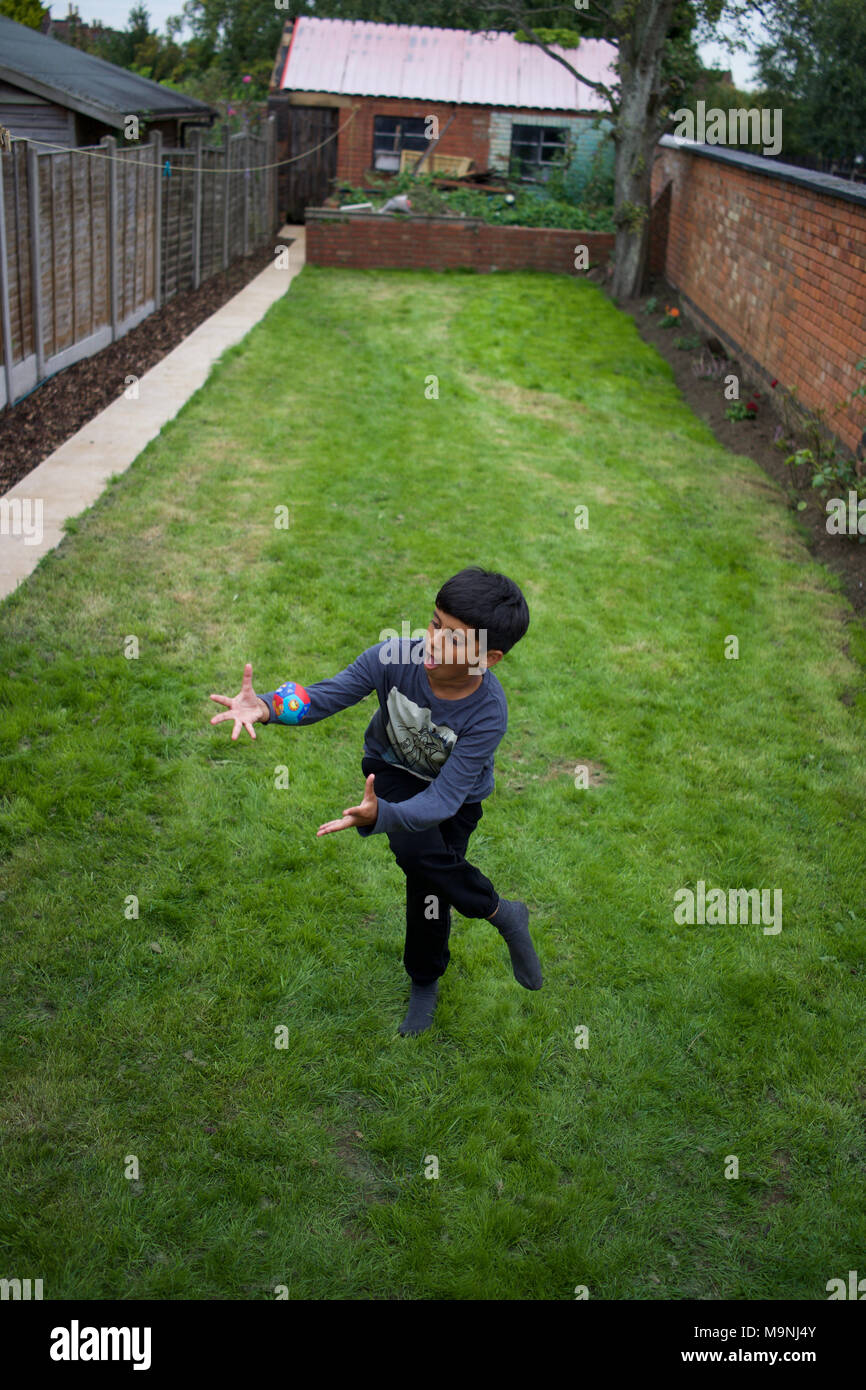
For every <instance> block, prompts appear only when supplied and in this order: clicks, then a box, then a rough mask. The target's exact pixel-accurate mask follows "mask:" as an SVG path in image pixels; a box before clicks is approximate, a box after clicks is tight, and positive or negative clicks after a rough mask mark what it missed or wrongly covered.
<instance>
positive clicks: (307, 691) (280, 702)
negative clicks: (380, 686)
mask: <svg viewBox="0 0 866 1390" xmlns="http://www.w3.org/2000/svg"><path fill="white" fill-rule="evenodd" d="M381 645H382V644H381V643H377V644H376V646H375V647H368V648H367V650H366V651H363V652H362V653H361V655H360V656H359V657H357V658H356V659H355V661H353V662H352V664H351V665H350V666H347V667H346V668H345V669H344V670H342V671H339V672H338V673H337V675H336V676H330V677H329V678H328V679H327V680H323V681H316V683H315V684H314V685H308V686H303V685H300V684H298V683H296V682H293V681H286V682H284V684H283V685H281V686H279V687H278V688H277V689H276V690H271V691H269V692H268V693H267V694H266V695H259V696H257V699H258V702H259V705H260V706H262V708H263V709H264V711H265V713H264V714H262V716H261V721H262V723H263V724H301V723H303V724H317V723H318V722H319V720H320V719H327V718H329V716H330V715H332V714H336V713H337V712H338V710H341V709H347V708H348V706H349V705H357V704H358V702H359V700H363V699H364V697H365V696H366V695H369V694H371V693H372V691H374V690H376V689H377V679H381V672H382V670H383V667H382V664H381V662H380V661H379V657H378V653H379V648H380V646H381Z"/></svg>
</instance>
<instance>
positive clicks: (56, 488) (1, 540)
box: [0, 226, 305, 599]
mask: <svg viewBox="0 0 866 1390" xmlns="http://www.w3.org/2000/svg"><path fill="white" fill-rule="evenodd" d="M280 235H281V236H287V237H288V236H291V237H293V238H294V241H293V242H292V245H291V247H290V248H289V252H288V260H289V264H288V268H282V269H281V268H279V267H278V266H277V264H276V263H275V264H274V265H272V266H269V267H268V269H267V270H263V271H262V273H261V274H260V275H257V276H256V278H255V279H254V280H251V281H250V283H249V284H248V285H247V286H245V288H244V289H242V290H241V292H240V294H236V295H235V296H234V298H233V299H230V300H229V301H228V302H227V303H226V304H224V305H223V306H222V308H221V309H218V310H217V312H216V313H215V314H212V315H211V317H210V318H208V319H205V321H204V323H201V324H199V326H198V328H196V329H194V330H193V332H192V333H190V335H189V337H188V338H184V340H183V342H182V343H180V344H178V346H177V347H176V348H174V349H173V350H172V351H171V352H170V353H168V354H167V356H165V357H163V359H162V361H161V362H158V363H157V364H156V366H155V367H152V368H151V369H150V371H149V372H146V373H145V374H144V376H143V377H142V378H141V380H140V381H139V384H138V397H137V398H136V399H135V400H127V399H126V397H125V396H120V397H118V399H117V400H116V401H112V403H111V405H109V406H107V407H106V409H105V410H103V411H101V412H100V413H99V414H98V415H96V416H94V418H93V419H92V420H91V421H89V423H88V424H86V425H85V426H84V427H83V428H82V429H80V430H79V431H78V433H77V434H73V435H72V436H71V437H70V438H69V439H67V440H66V441H65V442H64V443H63V444H61V445H60V448H59V449H55V451H54V453H53V454H50V455H49V457H48V458H46V459H43V461H42V463H40V464H38V465H37V466H36V468H34V469H33V470H32V472H30V473H28V474H27V476H26V477H24V478H22V479H21V480H20V481H19V482H17V483H16V484H15V485H14V487H11V488H10V489H9V491H8V492H7V493H5V494H4V496H3V497H2V498H0V599H2V598H5V597H6V595H7V594H10V593H12V592H13V591H14V590H15V589H16V588H17V586H18V585H19V584H20V583H21V581H22V580H23V579H26V578H27V576H28V575H29V574H31V573H32V572H33V570H34V569H35V568H36V566H37V565H38V563H39V561H40V560H41V559H42V556H43V555H46V554H47V553H48V551H49V550H53V549H54V547H55V546H56V545H57V544H59V542H60V541H61V540H62V539H63V536H64V535H65V532H64V530H63V523H64V521H66V520H67V519H68V518H69V517H74V516H78V514H79V513H80V512H82V511H84V510H85V509H86V508H87V507H90V506H92V504H93V503H94V502H95V501H96V499H97V498H98V497H99V495H100V493H101V492H102V490H103V488H104V487H105V484H106V482H107V481H108V479H109V478H110V477H111V476H112V474H113V473H122V472H124V470H125V469H127V468H128V467H129V465H130V464H131V463H132V461H133V459H135V458H137V457H138V455H139V454H140V453H141V451H142V449H143V448H144V447H145V445H147V444H149V443H150V441H151V440H152V439H155V438H156V436H157V435H158V434H159V432H160V430H161V429H162V427H163V425H165V424H166V423H167V422H168V421H169V420H172V419H173V418H174V416H175V415H176V414H177V413H178V411H179V410H180V409H181V407H182V406H183V405H185V404H186V402H187V401H188V400H189V398H190V396H192V395H193V394H194V393H195V392H196V391H197V390H198V389H199V387H200V386H203V385H204V383H205V381H206V380H207V378H208V375H209V373H210V369H211V367H212V366H213V364H214V362H216V360H217V358H218V357H220V356H221V354H222V353H223V352H225V350H226V348H229V347H232V346H233V344H234V343H238V342H240V340H241V339H242V338H244V337H246V335H247V333H248V332H249V331H250V329H251V328H253V327H254V326H255V324H257V323H258V322H259V320H260V319H261V318H263V317H264V315H265V314H266V313H267V311H268V309H269V308H270V307H271V305H272V304H273V303H274V301H275V300H277V299H279V298H280V296H281V295H283V294H285V293H286V290H287V289H288V288H289V285H290V284H291V282H292V280H293V279H294V278H295V276H296V275H297V274H298V272H299V271H300V270H301V269H302V267H303V265H304V260H305V233H304V228H303V227H294V226H285V227H283V228H282V231H281V233H280Z"/></svg>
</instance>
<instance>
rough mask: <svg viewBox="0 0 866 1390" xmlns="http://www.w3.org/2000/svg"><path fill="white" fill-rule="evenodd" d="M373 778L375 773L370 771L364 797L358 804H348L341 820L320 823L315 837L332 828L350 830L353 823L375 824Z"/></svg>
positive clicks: (375, 802)
mask: <svg viewBox="0 0 866 1390" xmlns="http://www.w3.org/2000/svg"><path fill="white" fill-rule="evenodd" d="M375 780H376V776H375V773H373V772H371V773H370V776H369V777H368V778H367V781H366V783H365V785H364V799H363V801H362V802H361V804H360V806H350V807H349V808H348V810H346V811H344V812H343V819H342V820H329V821H327V822H326V824H325V825H320V826H319V828H318V830H317V831H316V839H318V837H319V836H320V835H329V834H330V832H331V831H332V830H351V828H352V826H353V825H375V824H376V821H377V820H378V818H379V802H378V800H377V798H376V793H375V792H374V791H373V784H374V782H375Z"/></svg>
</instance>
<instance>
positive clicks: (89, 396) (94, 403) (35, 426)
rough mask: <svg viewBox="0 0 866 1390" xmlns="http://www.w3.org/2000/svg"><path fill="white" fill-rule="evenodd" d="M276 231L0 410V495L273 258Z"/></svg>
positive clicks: (280, 239)
mask: <svg viewBox="0 0 866 1390" xmlns="http://www.w3.org/2000/svg"><path fill="white" fill-rule="evenodd" d="M280 243H282V244H283V245H285V246H290V245H291V238H288V237H281V236H275V237H274V238H273V240H272V241H271V242H269V243H268V245H267V246H266V247H265V248H264V249H263V250H261V251H254V252H253V253H252V255H249V256H242V257H240V259H238V260H236V261H233V262H232V264H231V265H230V266H229V267H228V269H227V270H223V271H220V273H219V274H218V275H212V276H211V277H210V279H208V280H205V282H204V284H202V285H199V287H198V289H197V290H184V291H183V293H181V294H176V295H175V296H174V297H173V298H172V299H170V300H169V301H168V303H167V304H165V305H163V307H162V308H161V309H157V310H155V312H154V313H152V314H148V316H147V318H146V319H143V320H142V321H141V323H140V324H138V325H137V326H136V327H135V328H133V329H131V330H130V332H129V333H127V334H125V335H124V337H122V338H118V340H117V342H115V343H110V344H109V346H108V347H106V348H103V349H102V351H101V352H97V353H94V355H93V356H92V357H85V358H83V359H82V360H81V361H80V362H75V363H74V364H73V365H72V366H71V367H67V368H66V369H65V370H64V371H62V372H58V373H57V375H56V376H53V377H49V379H48V380H47V381H43V382H42V383H41V385H39V386H37V387H36V388H35V390H33V391H31V392H30V394H29V395H27V396H25V397H24V398H23V400H20V401H18V402H17V403H16V404H15V405H13V406H12V407H11V408H9V409H5V410H2V411H0V495H2V494H3V493H4V492H6V491H8V489H9V488H10V487H12V486H13V485H14V484H15V483H17V482H19V481H20V480H21V479H22V478H24V477H26V476H27V474H28V473H29V472H30V470H31V469H32V468H35V467H36V465H37V464H38V463H41V462H42V460H43V459H46V458H48V456H49V454H52V453H53V452H54V450H55V449H56V448H58V446H59V445H61V444H62V443H63V442H64V440H66V439H69V438H70V437H71V436H72V435H73V434H75V433H76V432H77V431H78V430H80V429H81V428H82V426H84V425H86V424H87V422H88V421H89V420H92V419H93V417H94V415H98V414H99V412H100V411H101V410H104V409H105V407H106V406H107V405H110V404H111V402H112V401H114V400H116V399H117V397H118V396H120V395H122V394H123V391H124V389H125V379H126V377H127V376H129V375H132V376H138V377H140V376H142V375H143V374H144V373H145V372H146V371H149V370H150V368H151V367H155V366H156V364H157V362H159V361H160V360H161V359H162V358H163V357H165V356H166V354H167V353H169V352H171V351H172V349H173V348H176V347H177V346H178V344H179V343H181V342H183V340H184V338H186V337H188V335H189V334H190V333H192V331H193V329H194V328H198V326H199V324H200V323H203V322H204V320H205V319H207V318H210V316H211V314H215V313H216V311H217V309H219V308H221V307H222V305H223V304H225V303H226V301H227V300H229V299H231V298H233V296H234V295H236V294H238V293H239V291H240V290H242V289H243V288H244V286H245V285H248V284H249V282H250V280H252V279H254V278H255V276H256V275H259V274H261V272H262V271H263V270H267V268H268V266H269V265H272V264H273V260H274V246H275V245H278V244H280Z"/></svg>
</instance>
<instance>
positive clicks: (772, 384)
mask: <svg viewBox="0 0 866 1390" xmlns="http://www.w3.org/2000/svg"><path fill="white" fill-rule="evenodd" d="M778 384H779V383H778V381H771V382H770V385H771V386H778Z"/></svg>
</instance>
